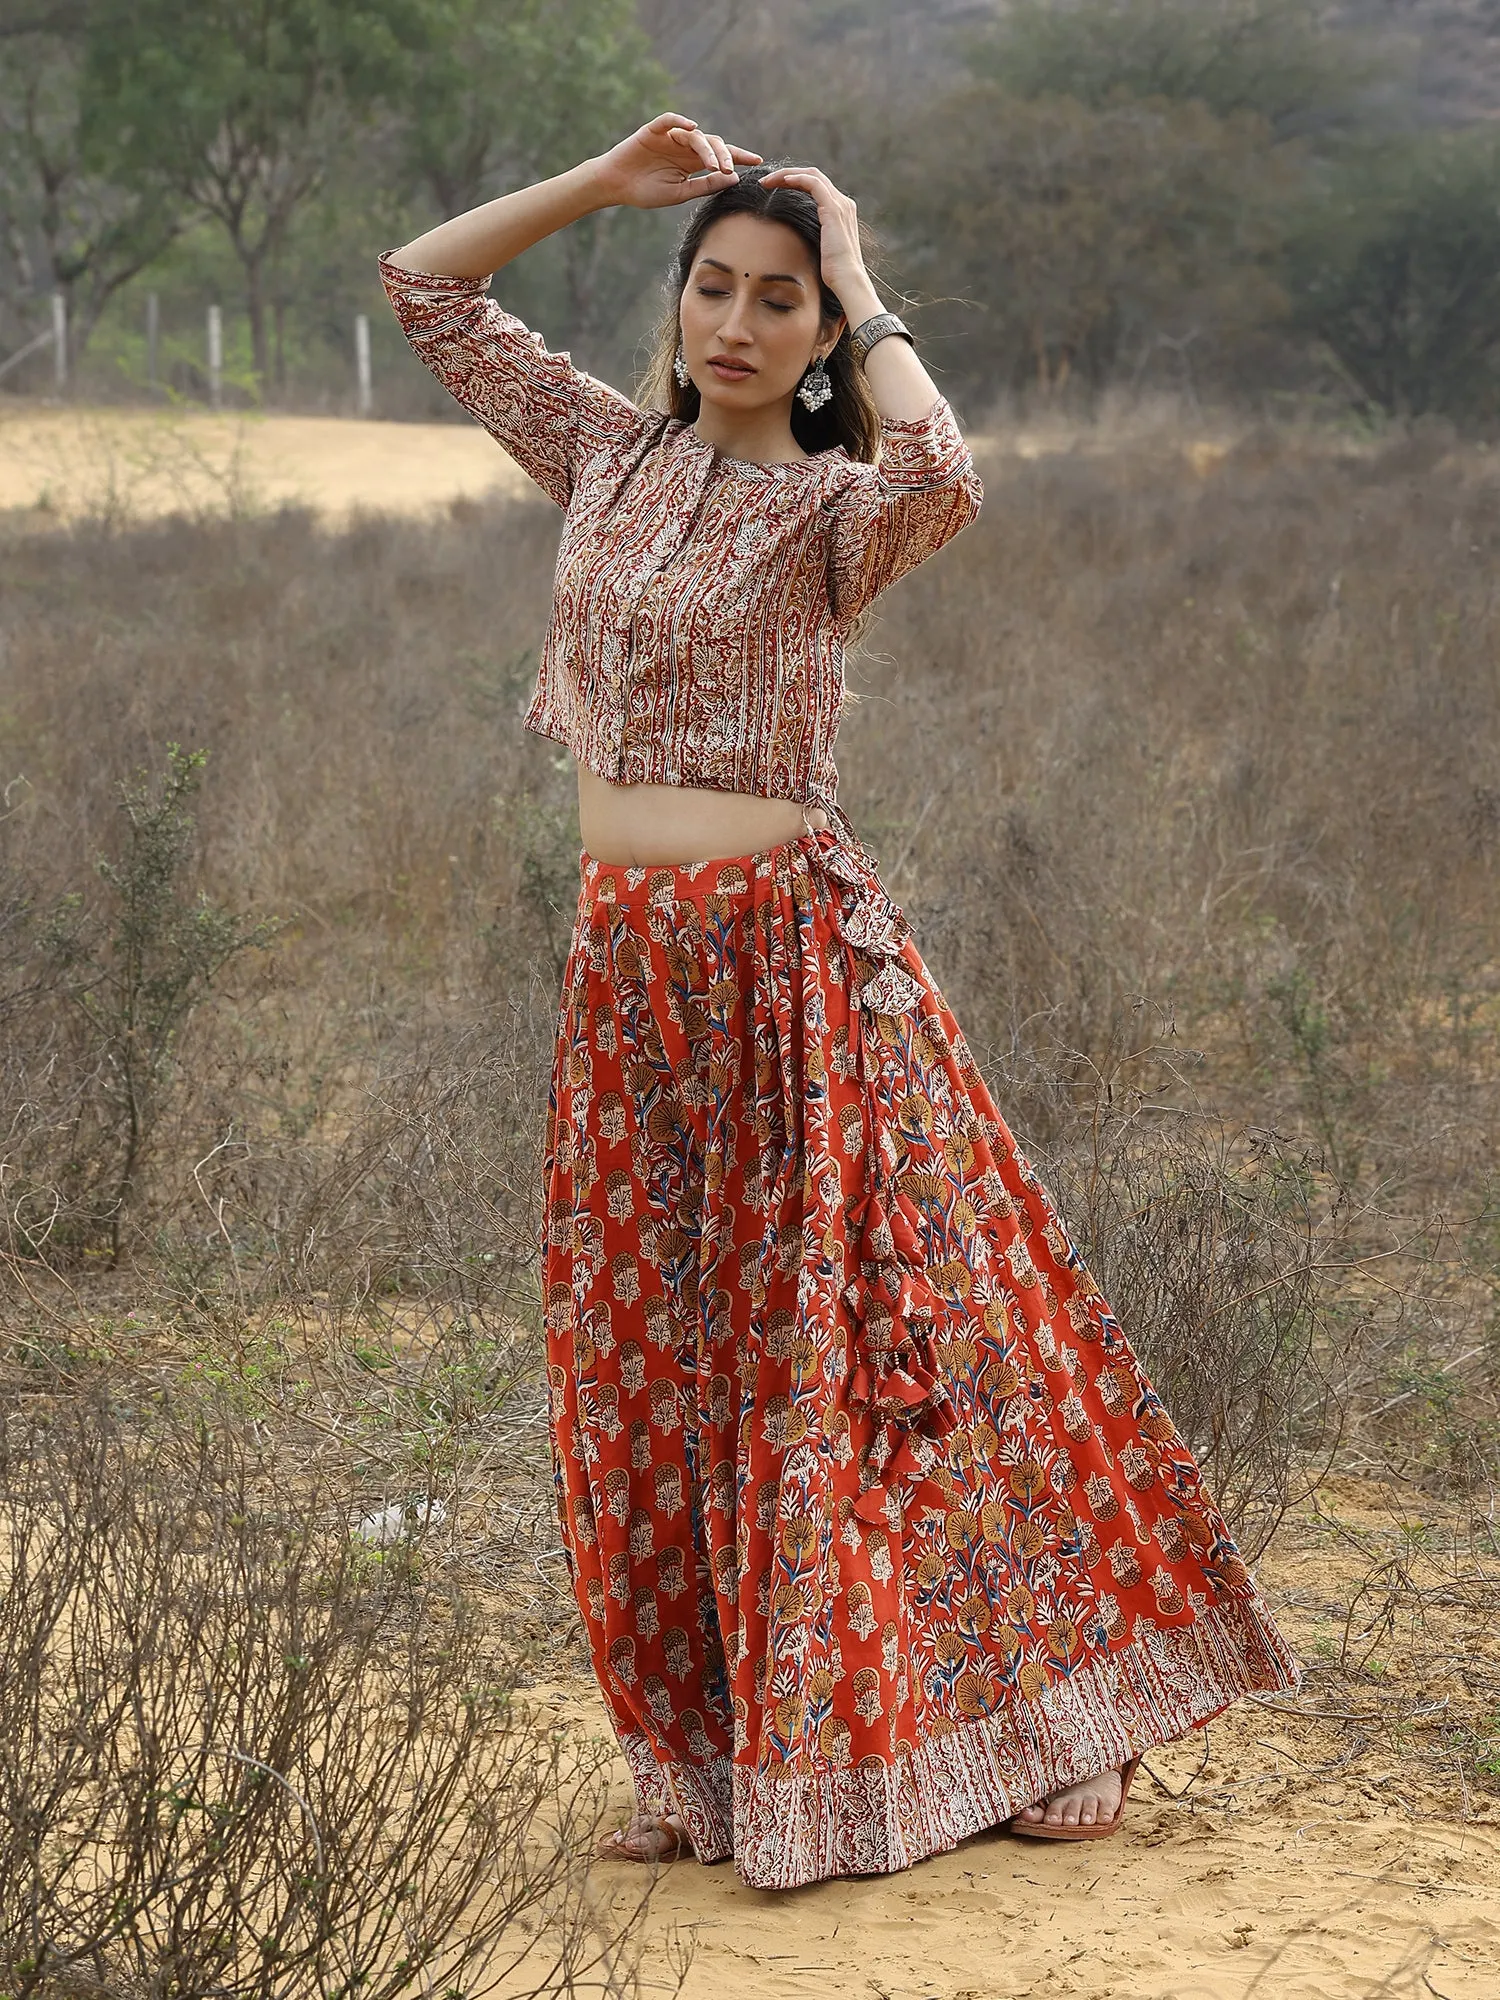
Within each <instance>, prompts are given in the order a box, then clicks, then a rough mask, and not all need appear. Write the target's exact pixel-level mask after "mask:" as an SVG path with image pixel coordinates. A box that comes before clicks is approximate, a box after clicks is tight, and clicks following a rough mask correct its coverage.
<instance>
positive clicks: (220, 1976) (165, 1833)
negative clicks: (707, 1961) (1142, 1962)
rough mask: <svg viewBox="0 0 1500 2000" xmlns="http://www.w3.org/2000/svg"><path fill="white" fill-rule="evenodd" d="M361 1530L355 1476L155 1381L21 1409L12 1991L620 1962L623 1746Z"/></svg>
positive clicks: (7, 1891)
mask: <svg viewBox="0 0 1500 2000" xmlns="http://www.w3.org/2000/svg"><path fill="white" fill-rule="evenodd" d="M349 1530H350V1520H349V1508H348V1496H347V1495H346V1494H345V1493H343V1492H342V1491H340V1490H339V1489H338V1488H337V1487H336V1486H332V1485H330V1484H328V1483H326V1482H325V1481H323V1480H321V1479H320V1478H319V1477H317V1476H315V1475H313V1474H306V1475H304V1476H300V1477H293V1478H288V1477H286V1476H285V1472H284V1469H281V1468H278V1467H277V1466H276V1465H275V1464H274V1463H273V1462H272V1460H271V1459H270V1457H269V1456H268V1454H267V1452H266V1450H265V1448H264V1447H263V1446H261V1445H259V1444H257V1442H256V1439H255V1436H254V1434H253V1433H252V1432H251V1431H249V1430H246V1429H235V1428H232V1427H228V1426H226V1425H224V1424H219V1425H217V1426H213V1427H210V1426H209V1425H208V1424H206V1423H204V1422H203V1421H201V1418H200V1420H199V1421H189V1420H187V1418H186V1417H185V1416H184V1415H181V1414H179V1413H178V1412H177V1411H176V1410H175V1409H174V1408H173V1407H172V1406H171V1405H170V1404H164V1403H162V1402H161V1401H160V1400H158V1401H157V1402H156V1403H155V1404H154V1405H152V1406H146V1407H141V1408H138V1409H136V1410H134V1411H131V1412H126V1413H123V1414H122V1413H120V1412H119V1411H117V1410H116V1409H113V1408H111V1406H110V1403H109V1402H108V1401H107V1400H106V1399H104V1398H102V1397H81V1398H78V1399H76V1400H74V1401H73V1402H72V1403H71V1404H70V1405H67V1406H48V1405H47V1404H44V1403H42V1402H34V1403H33V1404H32V1405H31V1406H30V1410H29V1413H23V1412H20V1411H17V1412H14V1413H13V1414H12V1417H11V1420H10V1421H9V1422H8V1423H7V1424H6V1425H5V1426H4V1428H3V1430H0V1551H3V1553H0V1991H4V1992H5V1993H6V1994H8V1995H11V1996H14V2000H33V1996H34V1997H35V2000H44V1996H45V2000H54V1996H55V2000H65V1996H82V1995H84V1994H88V1995H91V1996H97V2000H115V1996H120V2000H133V1996H136V1995H140V1996H146V1995H150V1996H155V2000H208V1996H210V1995H213V1996H229V1995H243V1996H246V2000H250V1996H254V2000H293V1996H299V2000H300V1996H303V1995H312V1994H316V1995H319V1996H323V2000H335V1996H344V1997H345V2000H353V1996H356V1995H357V1996H359V2000H382V1997H384V2000H395V1996H398V1995H402V1994H408V1993H410V1994H416V1993H432V1992H434V1991H438V1990H442V1991H446V1992H449V1993H466V1992H469V1991H471V1990H472V1987H473V1982H474V1981H476V1980H478V1979H479V1978H480V1975H482V1974H484V1975H488V1976H490V1977H496V1978H498V1977H501V1976H502V1975H503V1976H505V1977H506V1978H507V1979H508V1981H509V1982H510V1983H508V1984H507V1986H506V1990H507V1992H514V1993H516V1994H526V1993H532V1992H536V1993H540V1992H546V1993H548V1994H566V1993H569V1992H571V1991H572V1990H573V1986H574V1982H575V1980H577V1979H578V1978H580V1977H581V1976H582V1975H583V1974H584V1973H585V1972H586V1971H588V1970H590V1969H594V1970H596V1971H597V1969H598V1968H599V1966H600V1965H601V1963H603V1964H604V1965H605V1966H607V1967H609V1968H611V1970H612V1974H613V1975H615V1976H620V1977H623V1973H624V1971H625V1970H627V1969H628V1961H629V1953H628V1950H627V1949H626V1948H625V1943H624V1939H623V1937H622V1935H621V1934H620V1933H619V1931H618V1930H615V1931H612V1932H611V1933H610V1934H605V1933H603V1932H600V1931H598V1930H597V1929H596V1926H595V1922H594V1917H593V1915H592V1906H591V1904H590V1902H589V1900H588V1898H587V1896H586V1894H585V1892H584V1889H583V1883H582V1874H581V1870H580V1869H579V1867H578V1863H577V1856H578V1854H579V1852H580V1851H581V1850H582V1849H583V1848H584V1847H585V1845H586V1843H587V1842H588V1841H590V1840H591V1839H592V1837H593V1836H594V1834H595V1832H596V1829H597V1826H598V1823H599V1815H600V1811H601V1806H602V1801H603V1797H604V1772H605V1768H606V1762H607V1760H606V1759H605V1758H604V1756H603V1754H602V1753H601V1751H600V1750H599V1749H598V1748H596V1747H594V1746H591V1745H589V1744H588V1743H586V1742H581V1741H578V1740H576V1739H570V1738H565V1737H564V1736H563V1735H562V1734H561V1732H560V1731H559V1730H558V1729H557V1728H556V1727H554V1726H551V1725H549V1724H548V1723H547V1722H545V1721H544V1720H542V1719H540V1718H538V1717H537V1716H535V1715H533V1714H532V1713H530V1712H529V1711H528V1709H527V1707H526V1704H525V1699H524V1696H523V1695H521V1694H520V1693H519V1692H518V1690H517V1686H516V1669H515V1665H514V1662H513V1661H512V1660H511V1659H510V1658H508V1657H507V1655H506V1652H505V1650H504V1647H503V1646H497V1644H496V1642H495V1640H494V1637H493V1635H492V1634H490V1633H488V1632H487V1630H486V1624H485V1620H484V1619H483V1617H482V1614H481V1612H480V1609H479V1607H478V1605H477V1604H476V1603H475V1601H474V1600H473V1599H472V1598H470V1597H469V1596H467V1595H466V1594H465V1593H464V1592H462V1591H460V1590H456V1589H454V1588H453V1587H452V1586H451V1584H449V1583H447V1582H445V1581H443V1580H442V1579H441V1577H439V1576H435V1575H430V1574H429V1573H428V1570H427V1566H426V1565H425V1564H424V1563H423V1562H422V1560H421V1557H420V1552H419V1551H417V1552H412V1551H411V1550H410V1549H403V1550H401V1551H398V1550H396V1549H394V1548H393V1549H391V1550H372V1549H371V1548H370V1547H369V1546H367V1545H366V1544H365V1543H363V1542H361V1541H359V1540H358V1539H357V1538H351V1535H350V1532H349ZM398 1554H399V1555H400V1556H401V1557H402V1559H401V1560H399V1561H398V1560H397V1559H396V1558H397V1556H398ZM627 1929H628V1926H627ZM539 1938H540V1942H539V1941H538V1939H539ZM625 1984H627V1985H628V1981H625Z"/></svg>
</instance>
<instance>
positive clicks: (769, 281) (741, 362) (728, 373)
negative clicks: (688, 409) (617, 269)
mask: <svg viewBox="0 0 1500 2000" xmlns="http://www.w3.org/2000/svg"><path fill="white" fill-rule="evenodd" d="M679 317H680V319H681V324H682V352H683V357H684V359H685V360H686V362H687V367H688V373H689V374H690V375H691V376H692V378H693V382H694V383H695V385H696V387H697V390H698V393H699V395H700V396H701V397H702V399H703V401H704V402H705V403H711V404H714V405H716V406H717V407H718V408H720V409H724V410H739V411H747V410H755V409H761V408H763V407H764V406H765V405H766V404H768V403H776V402H782V401H786V402H790V399H791V396H792V393H793V391H794V390H795V389H796V387H797V384H798V383H799V382H800V381H801V380H802V377H803V374H804V373H805V371H806V369H807V366H808V363H809V362H810V361H812V359H813V358H814V356H815V355H818V354H823V355H826V354H827V353H828V352H829V350H830V349H831V348H832V347H833V345H834V342H835V340H836V339H837V328H836V326H835V327H825V326H824V324H823V307H822V299H821V295H820V292H819V286H818V269H817V264H816V262H815V260H814V258H813V253H812V251H811V250H810V249H809V248H808V246H807V244H806V243H805V242H804V241H803V240H802V238H801V237H800V236H799V235H798V234H797V232H796V230H795V229H791V228H789V227H788V226H787V224H786V223H784V222H768V221H766V220H765V219H764V218H763V217H762V216H758V215H726V216H725V217H724V219H723V220H722V221H721V222H716V223H715V224H714V225H713V227H712V228H711V229H710V230H708V232H707V233H706V235H705V236H704V238H703V241H702V243H701V245H700V246H699V249H698V255H697V258H696V260H695V261H694V264H693V267H692V269H691V271H689V273H688V281H687V284H686V285H685V287H684V288H683V293H682V302H681V305H680V307H679Z"/></svg>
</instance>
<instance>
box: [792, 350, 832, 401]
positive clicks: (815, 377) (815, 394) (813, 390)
mask: <svg viewBox="0 0 1500 2000" xmlns="http://www.w3.org/2000/svg"><path fill="white" fill-rule="evenodd" d="M832 394H833V384H832V383H831V382H830V381H829V379H828V370H827V369H826V368H825V367H824V366H823V357H822V355H821V354H820V355H819V356H818V358H817V360H816V361H815V362H814V363H813V365H812V367H811V368H809V369H808V371H807V373H806V374H805V375H804V376H803V378H802V383H801V386H800V387H799V389H798V390H797V401H798V402H799V403H800V404H801V405H802V407H803V409H804V410H821V409H822V407H823V405H824V404H825V403H826V402H827V401H828V399H829V398H830V396H832Z"/></svg>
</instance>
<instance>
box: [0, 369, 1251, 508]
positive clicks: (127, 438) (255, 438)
mask: <svg viewBox="0 0 1500 2000" xmlns="http://www.w3.org/2000/svg"><path fill="white" fill-rule="evenodd" d="M972 441H973V443H974V444H975V446H976V448H980V449H984V448H989V449H1003V450H1007V451H1010V452H1013V453H1014V454H1015V455H1016V456H1018V457H1022V458H1037V457H1040V456H1042V455H1044V454H1046V453H1049V452H1053V451H1076V450H1078V449H1080V448H1090V449H1093V448H1100V447H1101V446H1102V445H1103V443H1104V442H1105V441H1104V440H1103V439H1098V440H1092V441H1089V440H1085V439H1083V438H1081V436H1080V434H1079V433H1078V432H1077V430H1076V429H1069V428H1067V427H1066V426H1061V425H1058V426H1053V427H1050V428H1037V429H1035V430H1030V431H1017V432H1015V433H1012V434H1008V435H1007V436H1006V437H1004V438H1003V439H1000V438H979V437H976V438H974V439H973V440H972ZM1176 445H1177V449H1179V450H1180V452H1181V454H1182V457H1183V460H1184V462H1185V464H1186V465H1187V466H1189V467H1190V468H1191V470H1192V471H1194V472H1195V473H1198V474H1200V475H1201V474H1203V473H1205V472H1207V471H1208V470H1210V469H1211V468H1212V466H1214V465H1215V464H1217V462H1218V461H1219V459H1220V458H1222V457H1223V455H1224V453H1225V451H1226V450H1227V449H1228V443H1227V441H1226V440H1222V439H1215V438H1192V439H1187V440H1180V439H1179V440H1177V441H1176ZM536 491H537V489H536V488H535V487H534V486H533V485H532V484H531V483H530V481H529V480H528V479H527V478H526V477H525V475H524V474H523V473H522V472H521V471H520V470H519V468H518V467H517V466H516V465H515V463H514V462H513V461H512V460H511V459H510V458H509V457H507V456H506V454H505V453H504V452H503V451H502V450H501V449H500V447H499V446H498V445H496V444H495V443H494V441H493V440H492V439H491V438H490V437H489V436H488V435H487V434H486V433H485V432H484V431H482V430H481V429H480V428H479V426H478V425H477V424H473V423H462V424H460V423H453V424H387V423H356V422H353V421H351V420H347V419H344V418H340V417H278V416H269V417H259V416H220V417H216V416H213V415H210V414H209V413H207V412H205V411H202V410H148V409H139V410H137V409H89V408H79V407H76V406H67V407H64V406H61V405H48V404H44V403H37V402H26V401H23V400H21V399H19V398H17V399H14V400H9V401H8V400H6V399H0V510H4V509H17V510H24V511H27V512H36V513H38V514H39V515H40V516H41V517H42V518H44V519H49V518H50V519H52V520H54V521H57V522H59V523H62V522H65V521H68V520H73V519H77V518H78V517H80V516H84V515H90V514H92V515H96V516H98V515H104V516H109V517H113V518H118V519H149V518H150V517H152V516H154V515H161V514H169V513H174V512H188V513H194V514H202V513H208V514H224V513H229V512H234V511H244V510H247V509H256V508H262V507H276V506H281V505H284V504H294V505H304V506H308V507H311V508H313V509H314V510H315V511H316V512H317V513H318V514H320V515H321V516H323V517H324V518H325V519H328V520H330V521H333V522H342V521H347V520H348V519H349V517H350V516H351V514H353V513H355V512H357V511H358V510H359V509H360V508H362V507H363V508H379V509H381V510H383V511H395V512H399V513H411V514H420V513H425V512H429V511H432V510H433V509H437V508H441V507H444V506H446V505H448V504H449V503H451V502H452V501H454V500H456V499H461V498H478V497H479V496H480V495H482V494H485V493H493V492H499V493H502V494H529V495H532V496H535V495H536Z"/></svg>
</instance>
